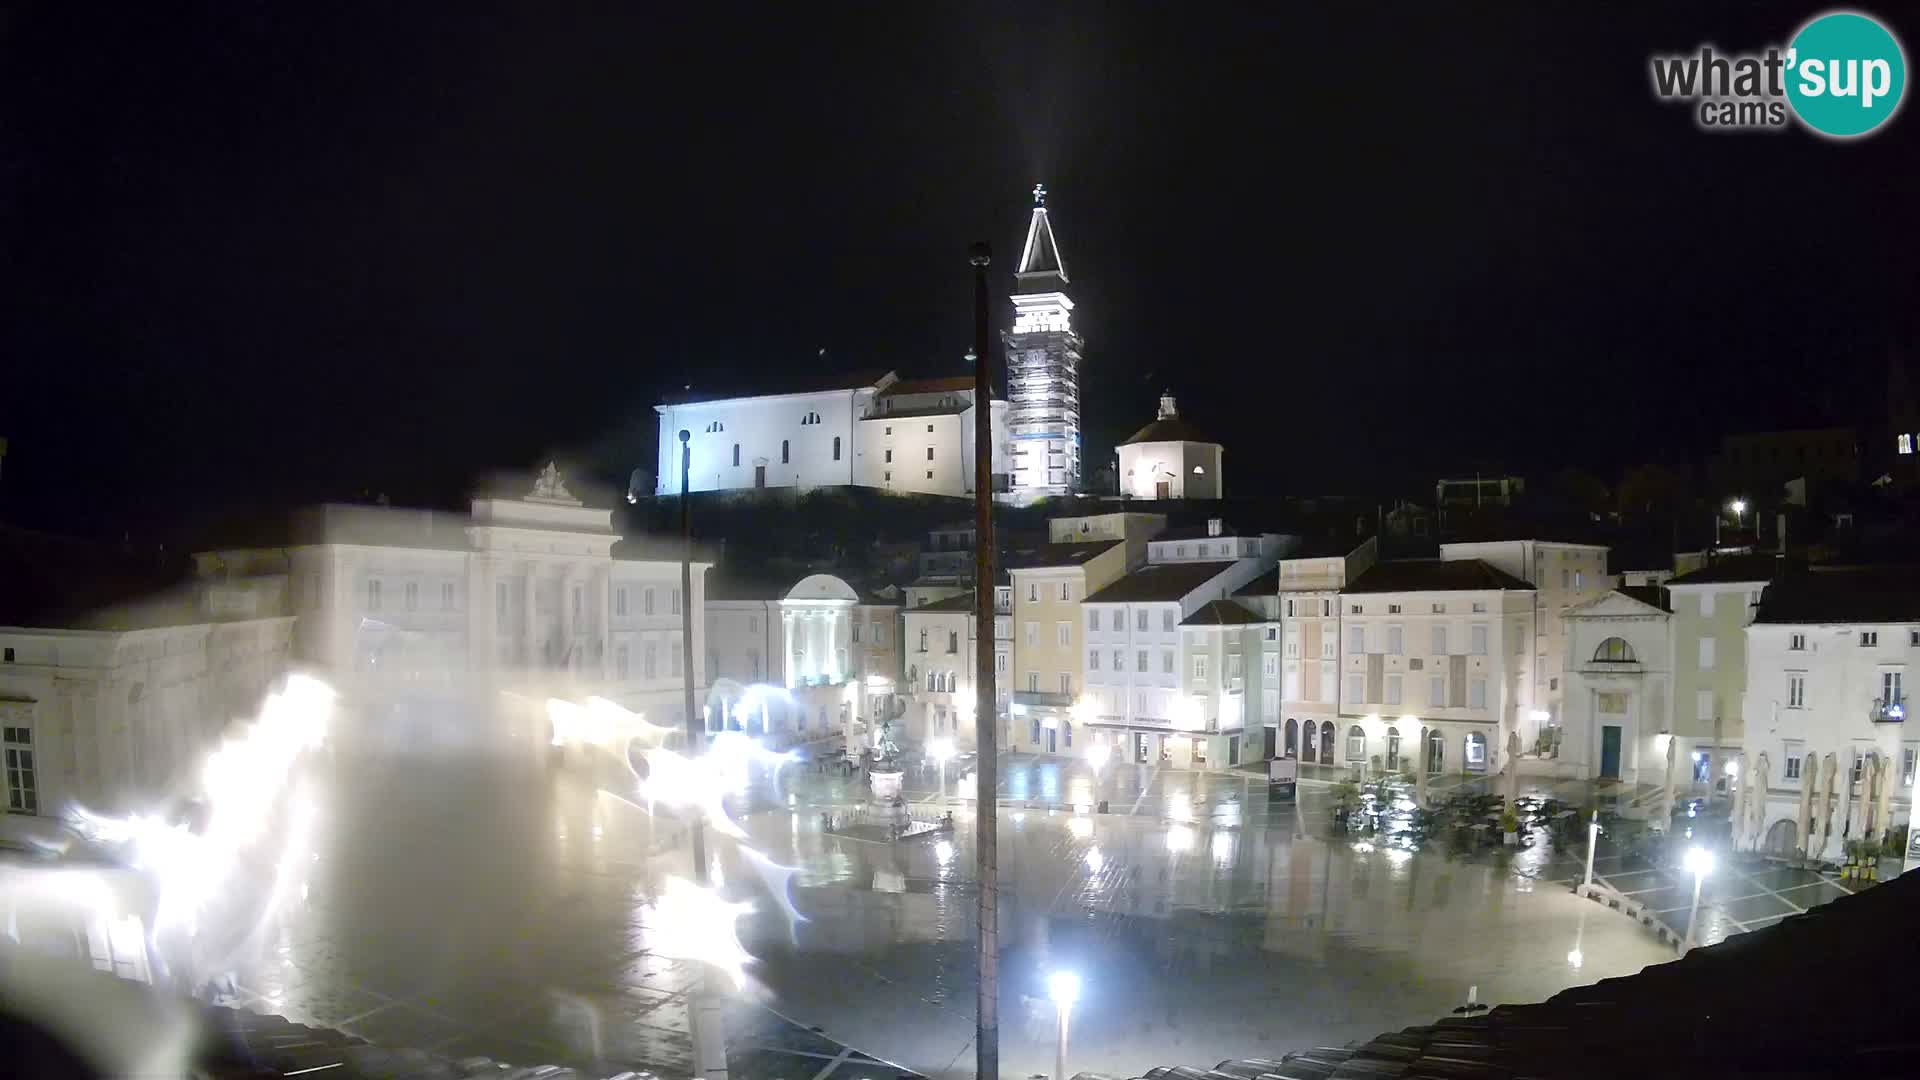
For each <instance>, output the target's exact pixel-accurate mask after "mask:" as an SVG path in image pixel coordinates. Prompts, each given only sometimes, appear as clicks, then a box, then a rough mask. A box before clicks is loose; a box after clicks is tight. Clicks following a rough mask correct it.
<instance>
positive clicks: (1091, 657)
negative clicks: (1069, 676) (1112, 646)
mask: <svg viewBox="0 0 1920 1080" xmlns="http://www.w3.org/2000/svg"><path fill="white" fill-rule="evenodd" d="M1087 670H1088V671H1099V670H1100V650H1099V649H1088V650H1087Z"/></svg>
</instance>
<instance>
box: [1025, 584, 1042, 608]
mask: <svg viewBox="0 0 1920 1080" xmlns="http://www.w3.org/2000/svg"><path fill="white" fill-rule="evenodd" d="M1027 602H1028V603H1033V604H1037V603H1039V602H1040V583H1039V582H1037V581H1029V582H1027Z"/></svg>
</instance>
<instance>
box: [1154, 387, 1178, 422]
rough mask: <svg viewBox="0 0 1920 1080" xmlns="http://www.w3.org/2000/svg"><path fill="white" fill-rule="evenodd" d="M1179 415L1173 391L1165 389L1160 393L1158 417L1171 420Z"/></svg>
mask: <svg viewBox="0 0 1920 1080" xmlns="http://www.w3.org/2000/svg"><path fill="white" fill-rule="evenodd" d="M1175 415H1177V414H1176V412H1175V410H1174V407H1173V391H1171V390H1165V391H1162V392H1161V394H1160V415H1159V417H1158V419H1161V420H1171V419H1173V418H1174V416H1175Z"/></svg>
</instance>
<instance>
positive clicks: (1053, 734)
mask: <svg viewBox="0 0 1920 1080" xmlns="http://www.w3.org/2000/svg"><path fill="white" fill-rule="evenodd" d="M1046 730H1047V753H1049V754H1052V753H1057V752H1058V751H1057V750H1056V749H1055V742H1056V741H1057V740H1058V739H1059V737H1060V732H1059V731H1057V730H1055V729H1054V728H1048V729H1046Z"/></svg>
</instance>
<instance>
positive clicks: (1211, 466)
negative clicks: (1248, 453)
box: [1119, 393, 1226, 499]
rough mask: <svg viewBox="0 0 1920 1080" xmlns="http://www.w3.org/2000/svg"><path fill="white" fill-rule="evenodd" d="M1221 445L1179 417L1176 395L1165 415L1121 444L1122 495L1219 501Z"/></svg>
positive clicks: (1164, 405) (1166, 397)
mask: <svg viewBox="0 0 1920 1080" xmlns="http://www.w3.org/2000/svg"><path fill="white" fill-rule="evenodd" d="M1223 455H1224V451H1223V450H1222V449H1221V447H1220V444H1219V443H1217V442H1214V441H1213V440H1212V439H1209V438H1207V437H1206V436H1205V435H1202V434H1200V432H1199V431H1198V430H1196V429H1195V428H1194V427H1193V425H1191V424H1189V423H1187V422H1186V421H1185V420H1182V419H1180V411H1179V409H1178V408H1177V407H1175V405H1174V402H1173V394H1172V393H1166V394H1162V395H1160V413H1159V415H1158V416H1157V417H1155V418H1154V421H1153V423H1151V424H1148V425H1147V426H1146V427H1143V428H1141V429H1140V430H1139V431H1136V432H1134V433H1133V434H1132V436H1130V437H1129V438H1127V440H1126V441H1125V442H1122V443H1121V444H1120V450H1119V456H1120V493H1121V494H1122V495H1124V496H1126V497H1128V498H1130V499H1218V498H1220V497H1222V496H1223V495H1225V494H1226V480H1225V478H1224V477H1223V476H1222V475H1221V472H1220V467H1221V458H1222V456H1223Z"/></svg>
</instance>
